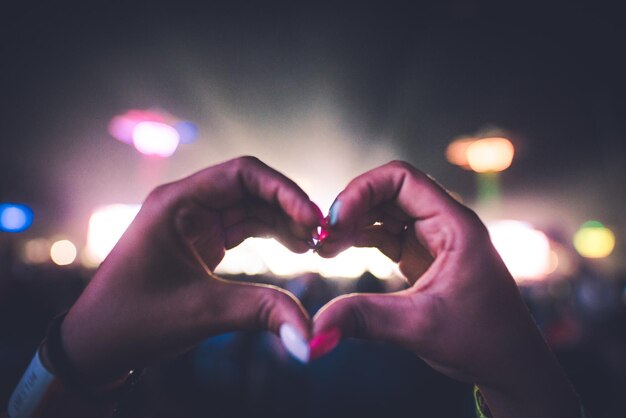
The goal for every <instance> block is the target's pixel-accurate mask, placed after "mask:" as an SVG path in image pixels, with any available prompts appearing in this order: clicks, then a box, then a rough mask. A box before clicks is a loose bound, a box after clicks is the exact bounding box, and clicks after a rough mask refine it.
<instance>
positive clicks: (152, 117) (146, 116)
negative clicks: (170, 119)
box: [109, 109, 165, 144]
mask: <svg viewBox="0 0 626 418" xmlns="http://www.w3.org/2000/svg"><path fill="white" fill-rule="evenodd" d="M147 121H149V122H161V123H165V118H164V117H163V115H161V114H160V113H159V112H157V111H152V110H138V109H133V110H129V111H128V112H126V113H124V114H122V115H118V116H115V117H114V118H113V119H111V122H110V123H109V134H110V135H111V136H112V137H113V138H115V139H117V140H118V141H121V142H124V143H125V144H132V143H133V131H134V129H135V126H137V125H138V124H139V123H141V122H147Z"/></svg>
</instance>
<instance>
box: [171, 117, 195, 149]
mask: <svg viewBox="0 0 626 418" xmlns="http://www.w3.org/2000/svg"><path fill="white" fill-rule="evenodd" d="M174 129H176V130H177V131H178V134H179V135H180V142H181V144H191V143H192V142H195V140H196V138H197V137H198V131H199V129H198V126H197V125H196V124H195V123H193V122H191V121H188V120H185V121H181V122H178V123H176V124H174Z"/></svg>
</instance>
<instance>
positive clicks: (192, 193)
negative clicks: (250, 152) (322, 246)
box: [178, 157, 321, 228]
mask: <svg viewBox="0 0 626 418" xmlns="http://www.w3.org/2000/svg"><path fill="white" fill-rule="evenodd" d="M178 187H179V188H180V191H179V193H180V194H181V196H184V197H187V198H190V199H195V200H198V201H199V202H201V203H202V204H203V205H205V206H206V207H208V208H214V209H224V208H228V207H232V206H236V205H237V204H239V203H241V202H244V201H246V200H249V199H260V200H262V201H264V202H266V203H268V204H270V205H272V206H274V207H276V208H280V209H281V210H282V211H283V212H284V213H286V214H287V216H289V218H291V219H292V220H293V221H294V222H295V223H297V224H301V225H306V226H308V227H309V228H314V227H316V226H317V225H318V224H319V222H320V220H321V219H320V217H321V211H320V210H319V208H318V207H317V206H316V205H315V204H314V203H313V202H311V200H310V199H309V197H308V196H307V194H306V193H305V192H304V191H303V190H302V189H301V188H300V187H298V185H297V184H295V183H294V182H293V181H292V180H290V179H288V178H287V177H285V176H284V175H283V174H281V173H279V172H278V171H276V170H274V169H272V168H270V167H269V166H267V165H266V164H264V163H263V162H261V161H260V160H259V159H257V158H254V157H240V158H236V159H234V160H230V161H227V162H225V163H222V164H220V165H217V166H214V167H209V168H207V169H205V170H202V171H200V172H198V173H196V174H194V175H192V176H190V177H188V178H187V179H184V180H182V181H180V182H178Z"/></svg>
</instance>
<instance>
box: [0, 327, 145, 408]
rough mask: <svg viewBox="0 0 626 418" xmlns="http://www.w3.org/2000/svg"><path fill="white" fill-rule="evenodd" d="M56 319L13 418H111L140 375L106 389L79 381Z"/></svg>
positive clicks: (14, 404)
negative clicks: (68, 357)
mask: <svg viewBox="0 0 626 418" xmlns="http://www.w3.org/2000/svg"><path fill="white" fill-rule="evenodd" d="M63 317H64V316H60V317H57V318H55V319H54V320H53V321H52V323H51V324H50V326H49V327H48V331H47V334H46V337H45V339H44V341H43V342H42V343H41V345H40V346H39V348H38V350H37V352H36V353H35V356H34V357H33V359H32V361H31V363H30V365H29V366H28V368H27V370H26V372H25V373H24V375H23V376H22V379H21V380H20V382H19V383H18V385H17V387H16V389H15V390H14V392H13V395H12V396H11V399H10V401H9V405H8V411H9V416H10V417H11V418H36V417H49V416H65V417H74V416H76V417H78V416H81V417H82V416H90V417H94V418H99V417H109V416H110V414H111V412H112V411H113V410H114V408H115V406H116V405H117V403H118V401H119V400H120V399H121V398H122V397H123V396H124V395H125V394H127V393H128V391H130V390H131V389H132V387H133V386H134V384H135V383H136V382H137V380H138V379H137V377H138V374H133V373H131V374H128V375H126V376H124V377H123V378H121V379H119V380H116V381H111V382H108V383H106V384H102V385H88V384H85V383H84V382H83V381H80V380H76V377H75V376H76V374H75V372H74V370H73V369H72V366H71V365H70V363H69V362H68V361H67V358H66V357H65V354H64V352H63V346H62V344H61V338H60V332H59V331H60V325H61V322H62V321H63Z"/></svg>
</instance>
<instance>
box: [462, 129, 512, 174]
mask: <svg viewBox="0 0 626 418" xmlns="http://www.w3.org/2000/svg"><path fill="white" fill-rule="evenodd" d="M466 152H467V163H468V165H469V166H470V168H471V169H472V170H474V171H476V172H477V173H488V172H498V171H503V170H506V169H507V168H509V167H510V166H511V163H512V162H513V156H514V154H515V148H514V147H513V144H512V143H511V141H509V140H508V139H506V138H498V137H496V138H482V139H478V140H476V141H474V142H473V143H471V144H470V145H469V146H468V147H467V150H466Z"/></svg>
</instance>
